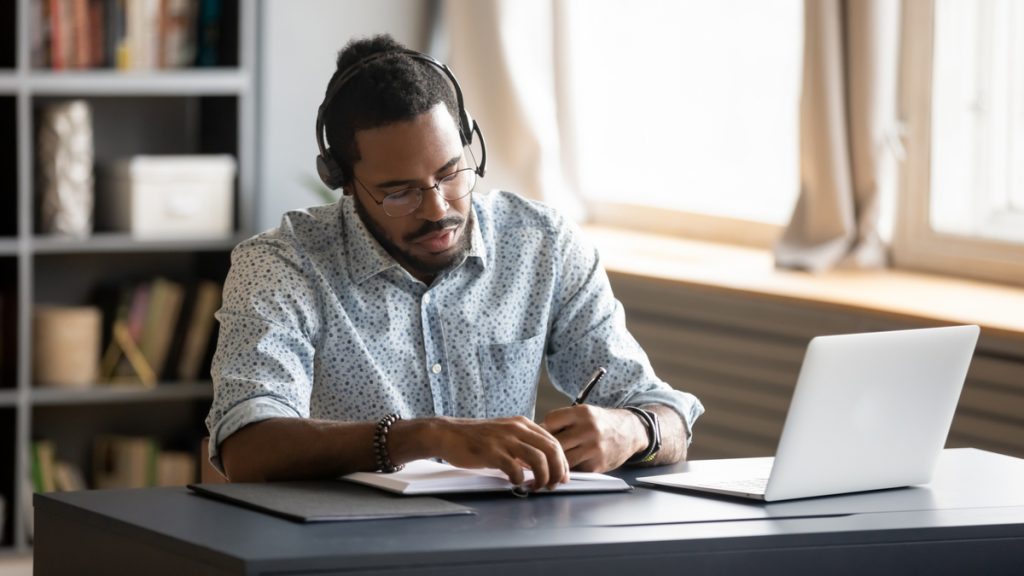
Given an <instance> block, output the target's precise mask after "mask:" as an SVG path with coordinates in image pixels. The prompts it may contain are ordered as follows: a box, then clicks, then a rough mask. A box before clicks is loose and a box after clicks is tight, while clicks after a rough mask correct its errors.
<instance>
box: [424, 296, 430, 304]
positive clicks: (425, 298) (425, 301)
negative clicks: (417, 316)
mask: <svg viewBox="0 0 1024 576" xmlns="http://www.w3.org/2000/svg"><path fill="white" fill-rule="evenodd" d="M423 303H424V304H430V294H424V295H423Z"/></svg>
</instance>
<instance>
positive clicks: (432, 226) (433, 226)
mask: <svg viewBox="0 0 1024 576" xmlns="http://www.w3.org/2000/svg"><path fill="white" fill-rule="evenodd" d="M465 221H466V219H465V218H460V217H459V216H446V217H444V218H442V219H440V220H438V221H437V222H424V223H423V226H420V228H419V229H418V230H416V231H415V232H413V233H411V234H406V235H405V238H404V240H405V241H406V242H412V241H413V240H416V239H417V238H420V237H422V236H426V235H427V234H430V233H431V232H437V231H439V230H444V229H445V228H450V227H452V226H461V225H462V223H463V222H465Z"/></svg>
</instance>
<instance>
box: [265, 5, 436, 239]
mask: <svg viewBox="0 0 1024 576" xmlns="http://www.w3.org/2000/svg"><path fill="white" fill-rule="evenodd" d="M430 8H431V3H430V2H425V1H418V0H373V1H372V2H368V1H366V0H264V2H262V13H261V15H260V28H261V30H260V33H259V50H260V56H259V59H260V78H259V87H260V110H259V131H258V138H259V162H260V169H259V170H260V173H259V194H258V201H257V208H256V209H257V227H258V229H259V230H264V229H266V228H271V227H274V226H277V224H278V222H279V220H280V218H281V214H283V213H284V212H286V211H288V210H291V209H294V208H302V207H305V206H312V205H316V204H323V203H324V200H323V199H322V197H321V196H320V195H319V194H317V193H316V191H315V188H317V187H319V188H320V189H322V190H326V188H324V187H323V186H322V185H321V184H320V180H319V178H318V177H317V175H316V165H315V159H316V156H317V147H316V140H315V138H314V132H315V130H314V127H315V125H316V111H317V107H318V106H319V105H320V102H321V101H322V100H323V96H324V89H325V88H326V87H327V81H328V79H330V77H331V74H332V73H333V72H334V60H335V57H336V56H337V52H338V50H339V49H341V48H342V47H343V46H344V45H345V43H347V42H348V41H349V40H351V39H353V38H356V37H362V36H371V35H373V34H377V33H381V32H387V33H389V34H391V35H392V36H394V37H395V39H397V40H398V41H399V42H402V43H404V44H406V45H407V46H409V47H410V48H412V49H414V50H425V49H426V46H427V37H428V34H427V31H428V24H429V15H430Z"/></svg>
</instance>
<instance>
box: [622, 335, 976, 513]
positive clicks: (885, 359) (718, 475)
mask: <svg viewBox="0 0 1024 576" xmlns="http://www.w3.org/2000/svg"><path fill="white" fill-rule="evenodd" d="M978 333H979V328H978V327H977V326H950V327H944V328H925V329H918V330H897V331H891V332H871V333H864V334H845V335H838V336H819V337H817V338H814V339H812V340H811V342H810V344H808V346H807V352H806V354H805V355H804V361H803V365H802V366H801V368H800V376H799V377H798V379H797V384H796V389H795V390H794V392H793V399H792V402H791V403H790V406H789V412H788V414H787V415H786V422H785V425H784V426H783V429H782V436H781V437H780V439H779V445H778V448H777V450H776V452H775V457H774V458H732V459H725V460H705V461H694V462H690V463H689V468H690V470H691V471H689V472H683V473H677V474H663V475H658V476H644V477H640V478H637V481H638V482H639V483H641V484H646V485H651V486H665V487H671V488H683V489H687V490H698V491H703V492H712V493H716V494H724V495H728V496H739V497H743V498H751V499H755V500H763V501H765V502H774V501H778V500H791V499H796V498H810V497H813V496H826V495H832V494H847V493H850V492H863V491H867V490H880V489H884V488H898V487H903V486H911V485H915V484H926V483H928V482H930V481H931V478H932V473H933V472H934V469H935V463H936V461H937V460H938V457H939V454H940V453H941V451H942V447H943V445H944V444H945V443H946V436H947V434H948V433H949V426H950V424H951V423H952V421H953V413H954V411H955V410H956V405H957V401H958V400H959V398H960V391H961V389H962V388H963V384H964V379H965V378H966V376H967V369H968V367H969V366H970V363H971V357H972V356H973V354H974V346H975V344H976V343H977V341H978Z"/></svg>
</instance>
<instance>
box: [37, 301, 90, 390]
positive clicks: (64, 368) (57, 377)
mask: <svg viewBox="0 0 1024 576" xmlns="http://www.w3.org/2000/svg"><path fill="white" fill-rule="evenodd" d="M101 331H102V315H101V314H100V310H99V308H96V307H94V306H49V305H46V306H42V305H41V306H36V307H35V310H34V312H33V330H32V333H33V339H32V374H33V379H34V381H35V382H36V383H37V384H39V385H42V386H60V387H66V388H87V387H89V386H92V385H94V384H95V383H96V378H97V376H98V375H99V359H100V334H101Z"/></svg>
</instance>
